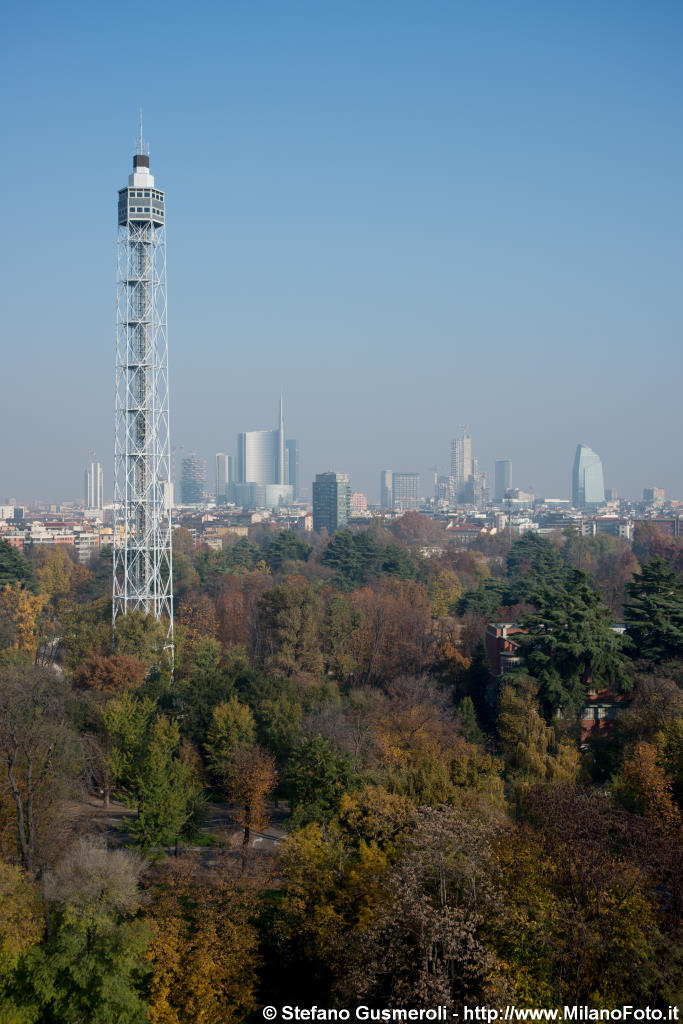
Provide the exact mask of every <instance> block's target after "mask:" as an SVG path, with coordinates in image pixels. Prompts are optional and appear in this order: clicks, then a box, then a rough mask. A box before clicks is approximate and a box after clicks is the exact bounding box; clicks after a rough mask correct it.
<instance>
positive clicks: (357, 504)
mask: <svg viewBox="0 0 683 1024" xmlns="http://www.w3.org/2000/svg"><path fill="white" fill-rule="evenodd" d="M367 511H368V499H367V498H366V497H365V495H364V494H361V493H360V491H354V493H353V494H352V495H351V515H353V516H364V515H366V514H367Z"/></svg>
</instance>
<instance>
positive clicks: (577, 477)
mask: <svg viewBox="0 0 683 1024" xmlns="http://www.w3.org/2000/svg"><path fill="white" fill-rule="evenodd" d="M604 502H605V480H604V477H603V472H602V462H601V460H600V456H599V455H598V454H597V452H594V451H593V449H592V448H589V447H588V445H587V444H579V445H577V446H576V455H575V457H574V468H573V471H572V505H573V506H574V508H585V507H586V506H587V505H603V504H604Z"/></svg>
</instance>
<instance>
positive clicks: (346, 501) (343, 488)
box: [313, 472, 351, 535]
mask: <svg viewBox="0 0 683 1024" xmlns="http://www.w3.org/2000/svg"><path fill="white" fill-rule="evenodd" d="M350 515H351V485H350V483H349V477H348V473H333V472H329V473H318V475H317V476H316V478H315V480H314V481H313V529H314V530H315V531H316V533H319V532H320V531H321V530H322V529H323V528H324V529H326V530H327V532H328V533H329V534H330V535H332V534H333V533H334V531H335V530H340V529H341V528H342V527H344V526H346V525H347V523H348V521H349V517H350Z"/></svg>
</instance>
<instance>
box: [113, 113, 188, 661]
mask: <svg viewBox="0 0 683 1024" xmlns="http://www.w3.org/2000/svg"><path fill="white" fill-rule="evenodd" d="M165 221H166V213H165V200H164V193H163V192H161V191H160V190H159V189H158V188H157V187H156V186H155V184H154V178H153V176H152V175H151V174H150V169H149V151H148V150H147V149H146V147H145V146H144V145H143V140H142V118H141V119H140V141H139V144H138V146H137V151H136V153H135V155H134V157H133V173H132V174H131V175H129V178H128V185H127V187H126V188H122V189H120V190H119V199H118V225H119V227H118V274H117V316H116V370H115V396H116V397H115V441H114V534H113V547H114V566H113V570H114V571H113V577H114V578H113V601H112V625H113V627H114V630H115V629H116V620H117V618H118V616H120V615H125V614H126V613H127V612H128V611H131V610H136V611H142V612H146V613H147V614H151V615H154V616H155V618H156V619H158V620H162V619H163V620H164V621H165V622H166V623H167V645H168V648H169V649H170V650H171V653H172V651H173V576H172V555H171V514H170V511H169V509H167V508H166V506H165V500H166V499H167V495H168V484H169V481H170V479H171V449H170V439H169V419H168V344H167V334H166V229H165Z"/></svg>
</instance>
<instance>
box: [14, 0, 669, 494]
mask: <svg viewBox="0 0 683 1024" xmlns="http://www.w3.org/2000/svg"><path fill="white" fill-rule="evenodd" d="M265 6H266V12H263V11H262V12H261V13H260V14H258V16H257V12H255V11H251V10H248V9H244V10H243V9H239V10H237V9H232V8H231V9H229V10H215V9H212V12H211V13H212V19H211V25H212V28H211V32H209V31H208V29H204V28H201V27H196V28H194V29H193V31H194V32H196V34H197V39H196V40H195V41H196V43H197V46H195V47H191V48H190V50H189V51H188V49H187V45H186V43H187V39H186V28H185V22H184V18H183V15H182V10H181V8H180V7H178V6H173V5H171V6H170V7H168V6H167V7H165V8H164V9H163V12H162V9H161V8H160V7H159V8H158V9H157V7H156V6H155V5H154V4H152V6H151V8H150V14H151V15H152V16H154V15H155V13H158V14H159V15H160V18H159V20H160V21H161V22H162V23H163V36H164V46H159V47H157V48H156V49H155V50H154V51H153V52H152V53H151V54H149V53H148V52H147V51H146V50H145V51H144V60H145V61H146V62H147V66H148V67H149V71H150V74H149V75H148V76H147V80H146V81H145V83H144V84H141V82H140V81H139V79H137V78H135V77H134V76H132V77H131V78H130V80H129V81H126V82H125V83H124V84H123V85H122V82H121V74H120V65H119V61H118V58H117V56H116V54H115V46H114V42H113V40H112V39H111V37H110V35H109V34H108V33H107V31H106V24H105V12H103V11H99V10H98V9H89V10H88V12H87V15H86V16H78V15H77V13H76V12H75V11H66V12H62V11H59V12H57V11H55V10H54V9H53V8H51V7H49V6H48V5H46V4H41V3H39V4H38V5H37V7H36V6H34V8H31V10H30V11H29V10H28V9H22V8H15V9H14V10H13V11H12V13H11V14H10V15H9V16H7V17H6V30H7V31H6V33H5V34H6V38H7V40H8V47H7V50H8V59H7V61H6V62H5V66H4V68H3V72H2V73H3V74H4V75H5V79H6V92H7V93H8V95H11V96H12V100H13V102H12V103H11V104H9V105H8V106H9V112H8V135H11V137H12V140H13V142H12V147H13V150H15V151H18V152H21V154H22V160H21V164H22V181H23V187H24V188H25V189H26V190H27V191H28V192H29V193H30V194H31V197H32V201H31V204H30V205H29V207H28V208H24V207H23V206H21V205H20V204H15V203H14V202H13V201H12V199H11V190H5V195H4V198H5V203H6V210H5V211H4V212H5V221H6V223H7V226H8V231H9V233H10V235H11V237H13V239H14V240H15V241H16V245H13V246H12V247H7V248H6V250H5V251H4V252H3V254H2V256H1V257H0V259H2V267H1V269H2V280H3V283H4V286H5V288H6V295H7V301H6V308H7V316H6V322H5V332H4V333H5V337H6V338H7V339H8V342H6V345H5V347H4V350H3V354H4V370H5V373H6V374H8V375H9V377H10V379H11V380H12V388H10V389H8V394H7V395H6V397H5V401H4V402H3V407H2V411H1V412H0V430H2V433H3V436H5V437H11V438H12V444H11V445H5V446H3V451H2V456H1V458H0V494H1V496H2V497H3V498H4V497H9V496H15V497H16V498H17V499H18V500H21V501H26V502H29V501H32V500H36V499H44V500H55V501H61V500H66V499H69V498H73V497H76V496H77V495H78V493H79V490H80V480H81V479H82V467H83V461H84V459H85V457H86V451H85V449H86V448H87V447H90V448H93V449H95V450H97V452H98V453H99V458H100V461H101V464H102V468H103V475H104V481H105V488H106V487H109V488H111V482H112V480H113V465H112V458H111V454H110V453H111V444H110V418H109V417H108V416H107V415H106V414H105V410H107V409H109V408H110V405H111V381H110V366H111V351H112V334H113V332H112V323H111V288H112V280H113V274H112V259H111V254H112V250H113V245H114V238H115V225H114V223H113V218H112V216H111V204H110V202H109V198H110V197H113V195H114V194H115V191H116V189H117V187H118V185H119V182H118V179H117V176H116V173H115V171H114V168H115V167H116V166H117V162H118V161H119V159H120V154H121V152H122V151H126V152H127V151H128V150H129V148H130V143H131V142H132V137H133V135H134V131H135V121H136V114H137V110H138V107H139V106H140V105H142V106H143V108H144V110H145V123H146V130H147V134H148V135H149V136H150V140H151V148H152V154H153V157H154V160H155V161H157V162H158V164H159V166H163V167H164V183H165V185H166V189H167V193H168V195H169V196H170V197H171V200H172V216H171V220H170V221H169V237H170V238H171V239H172V241H173V250H172V251H173V259H172V261H171V265H170V267H169V276H170V278H171V281H172V283H173V285H174V287H173V311H172V312H173V315H172V325H173V326H172V332H171V359H170V381H171V393H172V403H171V419H172V421H173V435H174V438H173V439H174V443H176V444H178V443H180V442H181V441H182V443H184V444H187V445H188V446H191V447H192V448H193V449H196V450H197V451H199V452H200V453H201V455H202V456H203V457H204V458H206V459H207V460H213V459H214V457H215V452H216V451H217V450H222V449H223V448H224V447H225V444H226V440H225V439H227V438H232V437H234V436H235V435H236V434H237V433H238V432H239V431H240V430H241V429H242V428H243V424H244V423H246V422H268V420H269V418H270V417H269V412H268V410H269V400H268V398H267V395H269V394H271V393H273V392H276V393H277V392H279V390H280V388H283V389H284V390H285V392H286V394H287V396H288V402H289V406H290V408H291V410H292V414H291V416H290V419H289V426H290V431H291V434H292V435H293V436H294V437H296V438H297V439H298V440H299V444H300V447H301V451H302V453H303V457H302V466H301V483H302V486H303V487H304V488H306V489H309V488H310V484H311V481H312V480H313V478H314V476H315V474H316V473H317V472H318V471H320V470H321V469H324V468H325V467H327V466H330V465H333V466H337V467H339V469H340V470H343V471H344V472H348V473H349V475H350V477H351V479H352V480H353V482H354V487H355V488H357V489H358V490H359V491H361V492H364V493H367V494H368V495H369V496H371V497H374V498H375V499H376V498H377V497H378V494H377V476H378V471H379V470H380V469H381V468H382V467H383V466H398V467H399V468H400V467H410V468H413V469H414V470H415V471H416V472H419V474H420V477H421V479H422V481H423V488H424V487H425V486H426V481H428V480H429V479H430V478H431V474H432V471H433V466H434V463H435V462H436V463H438V466H439V470H440V472H441V473H442V474H443V473H448V467H449V447H448V446H449V443H450V439H451V438H452V437H453V436H454V430H455V425H456V424H457V422H459V421H466V422H467V423H468V430H469V432H470V433H471V435H472V437H473V438H474V439H475V446H476V453H477V456H478V459H479V465H480V471H482V472H486V474H487V476H488V478H489V481H490V480H491V479H492V471H493V466H494V463H495V461H496V460H498V459H500V458H502V457H505V458H509V459H511V460H512V462H513V463H514V466H515V481H516V484H517V485H518V486H519V487H520V488H522V489H525V490H529V489H531V488H533V490H534V491H535V492H536V493H537V494H540V493H545V494H552V495H556V496H558V497H562V496H568V495H569V493H570V484H571V473H570V471H568V470H567V468H566V467H567V464H568V463H569V464H571V453H572V452H573V451H574V449H575V446H576V444H577V442H578V441H579V440H580V439H585V440H586V442H587V443H588V444H590V445H591V447H592V448H593V449H594V450H596V451H598V452H600V454H601V458H602V460H603V462H604V465H605V469H606V478H605V483H606V485H607V486H608V487H610V488H611V487H614V488H616V489H617V490H618V491H619V493H620V494H624V495H632V496H633V497H637V496H638V495H639V494H640V492H641V491H642V489H643V488H644V487H647V486H661V487H664V488H665V490H666V492H667V494H671V495H680V496H683V476H682V468H681V462H680V459H679V458H678V457H677V453H676V444H675V442H676V438H677V437H678V433H679V430H680V414H679V398H678V394H677V381H678V379H679V378H680V375H681V370H683V365H682V354H681V349H680V344H679V335H680V311H679V308H678V307H679V304H678V300H677V294H678V281H679V276H680V275H679V271H678V267H679V266H680V237H681V211H680V203H679V201H678V181H679V178H680V172H679V168H680V166H681V163H682V162H683V141H682V139H681V133H680V132H678V131H676V130H675V126H676V125H677V124H679V123H680V119H681V112H682V111H681V106H682V103H683V100H682V97H683V69H682V68H681V65H680V61H679V59H678V54H679V52H680V48H681V44H682V43H683V11H682V10H681V9H680V7H679V6H678V5H675V4H673V3H669V2H664V3H662V4H661V5H657V7H656V8H649V7H648V8H647V9H646V8H644V7H643V6H642V5H638V4H633V3H625V4H621V5H619V6H616V5H611V4H607V5H604V6H601V7H600V8H588V7H583V8H577V7H573V8H572V9H566V10H564V9H563V10H560V9H552V10H551V9H549V8H548V7H547V5H542V4H540V3H525V4H521V5H520V8H519V10H517V9H510V8H506V7H503V6H500V7H496V8H495V11H494V9H493V8H488V7H481V8H479V7H478V8H476V9H473V10H469V9H465V8H457V7H455V6H454V7H453V8H450V9H449V8H443V7H440V6H438V5H432V4H426V5H424V6H423V7H422V8H421V9H420V12H419V16H418V15H417V14H416V13H415V9H414V8H413V7H412V6H411V5H409V4H407V3H401V2H399V3H397V4H392V5H388V4H383V3H380V4H378V5H376V6H375V5H373V7H372V8H371V9H370V8H368V7H367V5H362V4H360V3H354V2H350V3H349V4H346V5H344V6H343V7H342V6H339V7H335V6H334V5H330V7H329V8H328V7H326V8H325V10H322V9H317V10H314V11H309V10H307V9H306V8H305V5H304V6H298V5H295V6H294V7H293V8H292V10H291V11H290V12H288V15H287V16H286V17H285V15H284V13H283V12H282V11H280V10H279V9H278V7H277V5H275V4H272V3H266V5H265ZM208 10H209V9H208V8H205V9H204V8H203V7H202V5H201V4H200V8H199V9H198V12H197V13H198V17H197V21H196V25H197V26H201V25H202V24H203V23H204V21H203V19H202V18H201V14H202V11H204V13H206V12H208ZM162 13H163V17H161V14H162ZM264 13H267V15H268V16H263V14H264ZM37 14H39V17H36V15H37ZM492 14H493V15H494V16H492ZM200 53H202V54H203V56H202V57H201V59H200V57H199V54H200ZM181 55H182V56H183V60H182V61H181V60H180V56H181ZM292 55H294V59H292ZM475 55H476V56H475ZM219 56H220V59H219ZM350 57H351V58H352V60H350V59H349V58H350ZM214 58H215V59H214ZM126 59H127V60H130V61H131V64H132V65H133V64H134V63H135V62H136V61H138V60H142V59H143V44H142V41H139V42H138V41H131V46H130V49H129V50H128V51H127V58H126ZM179 67H181V68H182V70H181V72H180V73H179V72H178V68H179ZM351 68H353V73H352V72H351V70H350V69H351ZM95 72H96V73H95ZM84 75H87V76H88V77H89V80H92V88H90V89H89V90H87V92H84V90H83V89H82V82H83V76H84ZM19 81H22V82H26V81H28V82H30V88H22V89H19V88H18V87H17V83H18V82H19ZM237 97H238V98H239V99H237ZM463 97H467V102H463V100H462V98H463ZM189 150H191V151H192V152H193V155H192V158H191V159H188V151H189ZM207 172H209V173H210V174H211V175H212V177H213V180H216V181H218V182H219V185H218V186H217V187H216V188H215V189H214V188H213V187H212V188H211V189H210V191H211V196H210V204H209V205H210V210H209V215H208V216H207V217H203V218H198V217H197V216H196V206H195V199H196V182H197V180H198V176H203V175H205V174H206V173H207ZM200 221H201V225H200ZM64 224H68V225H69V231H68V232H64ZM35 237H40V240H41V244H40V246H38V247H36V246H35V245H34V244H33V242H32V239H34V238H35ZM84 250H87V252H88V253H89V255H90V256H91V259H89V261H88V265H87V266H83V267H82V279H81V280H80V282H79V317H78V318H76V319H74V318H73V317H72V316H71V315H70V301H71V300H70V293H71V290H72V283H71V282H72V268H73V266H74V265H77V264H78V265H79V266H81V265H82V264H81V262H80V253H82V252H83V251H84ZM198 251H201V252H202V261H200V262H201V265H202V266H201V270H200V267H199V262H198V261H197V259H196V253H197V252H198ZM27 265H30V266H31V268H32V275H30V278H31V280H29V276H28V275H26V273H25V271H24V268H25V267H26V266H27ZM36 279H37V280H38V281H40V286H39V291H40V301H39V302H35V301H34V293H35V286H34V284H33V281H34V280H36ZM10 297H11V299H10ZM9 339H11V344H9ZM67 367H68V372H67ZM664 367H666V373H664V372H663V368H664ZM267 416H268V419H266V417H267ZM17 423H20V424H21V430H19V431H18V430H17V429H16V424H17ZM84 424H87V429H86V430H84ZM37 458H38V459H39V460H40V463H41V465H40V466H39V472H35V468H36V459H37ZM107 481H109V483H108V484H107ZM105 498H106V499H108V500H110V499H111V490H110V491H109V493H107V491H106V489H105Z"/></svg>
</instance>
